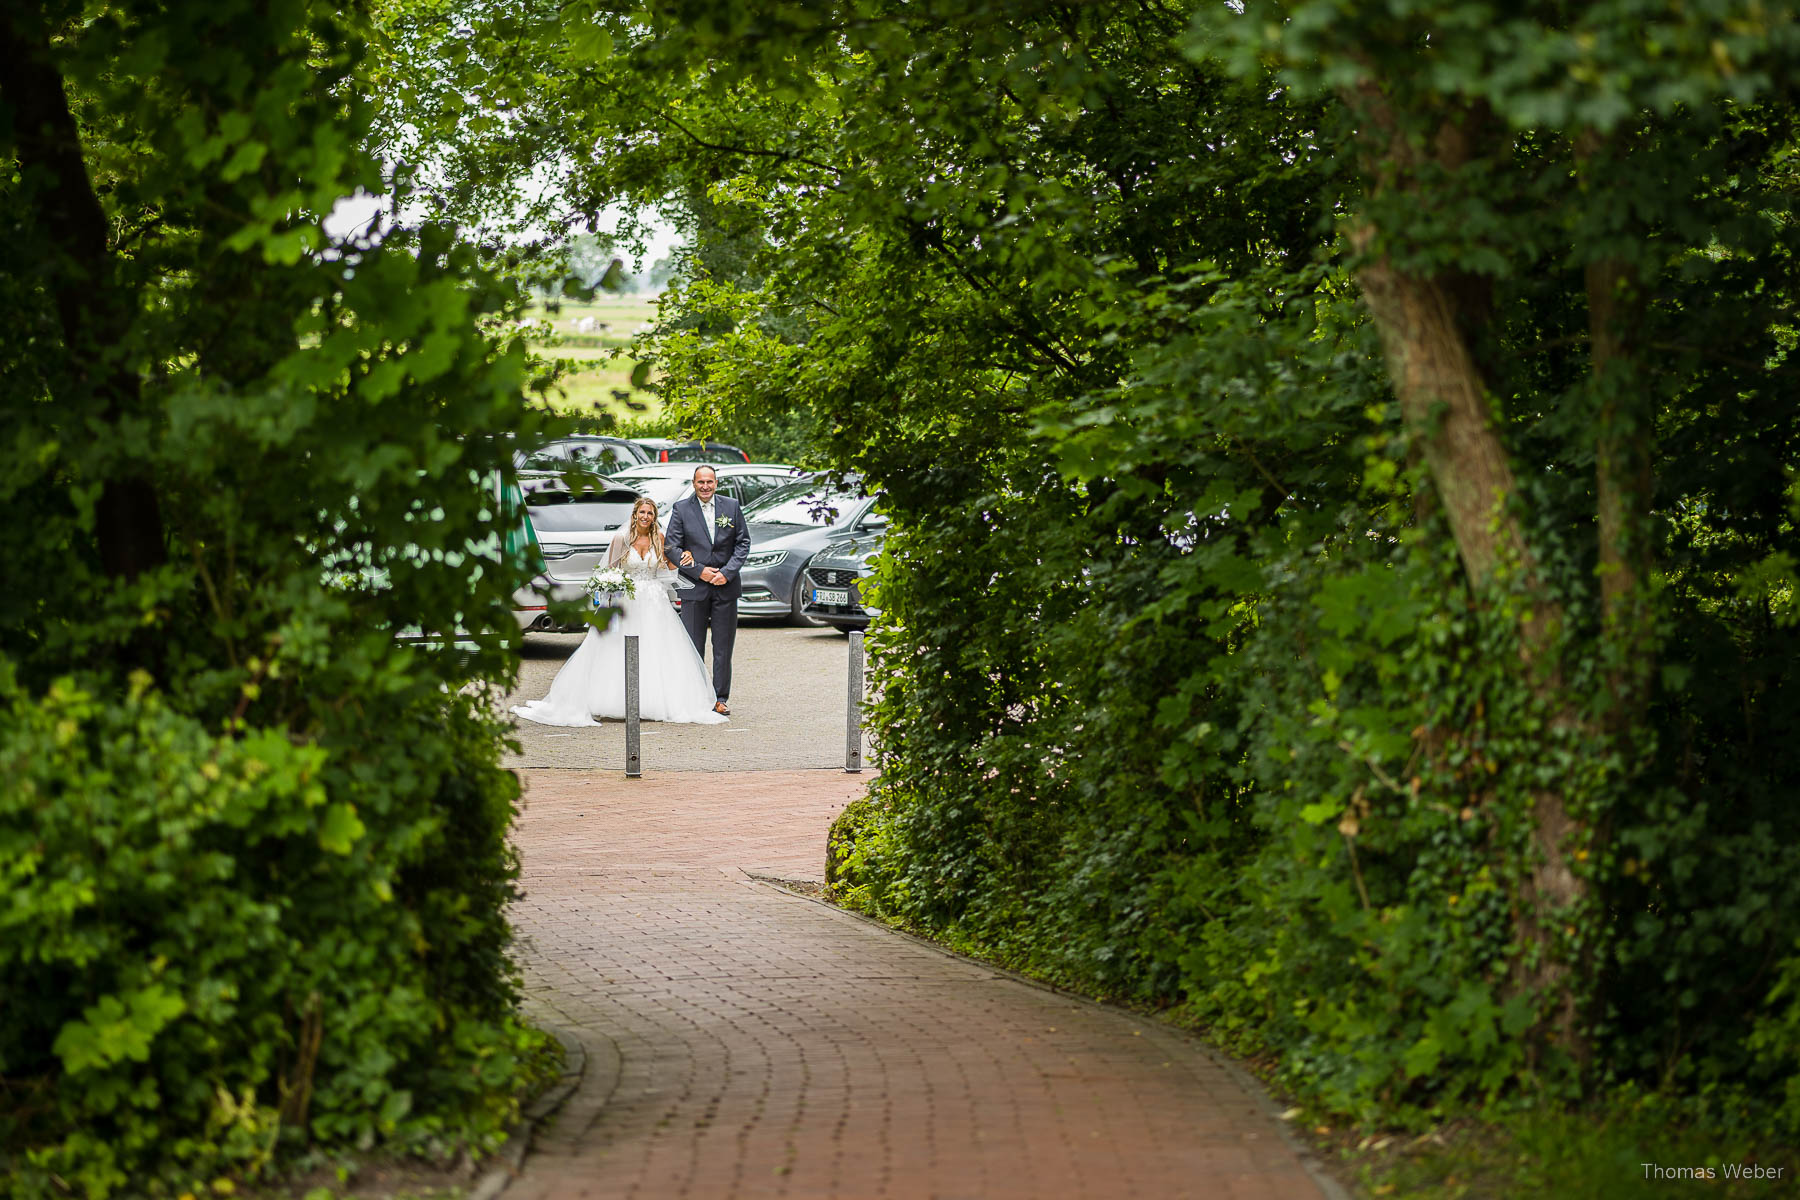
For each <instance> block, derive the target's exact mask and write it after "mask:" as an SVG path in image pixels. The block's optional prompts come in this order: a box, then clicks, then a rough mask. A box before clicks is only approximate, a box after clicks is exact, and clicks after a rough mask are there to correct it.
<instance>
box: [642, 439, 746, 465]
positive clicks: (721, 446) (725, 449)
mask: <svg viewBox="0 0 1800 1200" xmlns="http://www.w3.org/2000/svg"><path fill="white" fill-rule="evenodd" d="M637 444H638V445H639V446H640V447H642V448H643V450H644V452H645V453H646V454H648V455H649V456H650V458H649V461H651V462H677V463H683V462H684V463H703V462H704V463H741V462H743V463H747V462H749V461H750V456H749V455H748V454H746V453H745V452H744V451H742V450H740V449H738V448H737V447H736V446H729V445H726V444H725V443H724V442H706V441H698V442H678V441H675V440H673V439H671V438H638V439H637Z"/></svg>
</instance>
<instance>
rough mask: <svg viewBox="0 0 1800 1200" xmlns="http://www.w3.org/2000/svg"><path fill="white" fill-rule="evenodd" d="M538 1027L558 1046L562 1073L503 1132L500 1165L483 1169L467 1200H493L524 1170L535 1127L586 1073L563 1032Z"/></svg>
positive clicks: (582, 1057)
mask: <svg viewBox="0 0 1800 1200" xmlns="http://www.w3.org/2000/svg"><path fill="white" fill-rule="evenodd" d="M538 1027H539V1028H540V1029H543V1030H545V1031H546V1032H548V1033H549V1034H550V1035H551V1036H553V1037H555V1038H556V1040H557V1041H558V1042H560V1043H561V1044H562V1050H563V1069H562V1074H561V1075H559V1076H557V1079H556V1082H555V1083H553V1084H551V1085H550V1086H549V1087H548V1088H546V1089H545V1090H544V1092H543V1093H542V1094H540V1095H539V1096H538V1098H537V1099H535V1100H533V1101H532V1102H531V1103H530V1104H529V1105H527V1106H526V1108H525V1111H524V1113H523V1114H521V1115H520V1117H519V1120H518V1123H517V1124H515V1125H514V1126H513V1127H512V1128H511V1129H510V1130H508V1131H507V1135H506V1144H505V1145H504V1146H503V1147H502V1148H501V1150H500V1153H499V1154H498V1155H497V1156H496V1157H497V1158H498V1159H499V1160H500V1161H498V1162H496V1163H495V1164H494V1165H493V1166H491V1167H489V1168H488V1169H487V1172H486V1173H485V1174H483V1175H482V1177H481V1179H480V1180H479V1181H477V1183H476V1184H475V1186H474V1188H472V1189H471V1190H470V1192H469V1195H468V1200H496V1197H498V1196H499V1195H500V1194H501V1193H502V1192H504V1191H506V1189H507V1186H508V1185H509V1184H511V1183H512V1181H513V1180H514V1179H516V1178H518V1175H519V1172H520V1171H521V1170H523V1169H524V1166H525V1156H526V1155H528V1154H530V1153H531V1142H532V1138H533V1136H534V1135H535V1134H536V1133H537V1131H538V1127H539V1126H540V1125H542V1124H543V1123H544V1122H545V1121H546V1120H548V1119H549V1118H551V1117H552V1116H555V1115H556V1110H557V1109H559V1108H561V1107H562V1106H563V1102H564V1101H566V1100H567V1099H568V1098H569V1097H570V1096H572V1095H574V1094H575V1089H576V1088H577V1087H579V1086H580V1085H581V1077H582V1075H583V1074H584V1073H585V1072H586V1071H587V1051H586V1050H584V1049H582V1046H581V1043H580V1042H579V1041H577V1040H576V1039H575V1036H574V1035H573V1034H571V1033H569V1032H568V1031H567V1030H564V1029H562V1028H560V1027H559V1026H555V1025H548V1024H545V1023H543V1022H538Z"/></svg>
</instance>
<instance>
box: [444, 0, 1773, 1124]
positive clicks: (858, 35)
mask: <svg viewBox="0 0 1800 1200" xmlns="http://www.w3.org/2000/svg"><path fill="white" fill-rule="evenodd" d="M459 11H463V12H465V14H466V16H467V18H468V21H469V26H468V28H469V30H470V33H469V37H468V40H469V41H470V42H471V44H473V45H476V46H478V47H481V48H482V53H484V54H486V55H488V56H489V59H490V65H489V66H487V67H484V70H490V71H491V70H493V69H494V67H493V66H492V65H491V64H497V63H499V62H501V61H502V60H503V59H506V57H507V56H509V55H516V56H517V58H518V59H519V60H520V61H528V62H530V63H531V70H532V71H533V72H534V76H533V77H534V78H535V79H538V80H541V81H542V87H541V89H540V90H539V91H538V92H537V93H535V94H533V95H531V96H528V97H523V98H520V99H519V104H520V106H521V108H520V112H519V116H518V121H517V124H518V126H519V127H524V128H528V129H530V130H532V131H533V132H532V137H533V138H534V139H535V140H534V145H535V146H536V147H537V148H538V151H539V152H557V151H558V148H560V147H569V148H571V152H570V154H569V158H570V161H571V162H573V163H574V164H575V165H574V166H573V167H572V168H571V171H570V174H569V176H568V178H567V179H566V180H565V181H564V183H565V188H564V191H563V193H562V196H563V198H564V201H565V204H566V207H567V208H568V209H569V210H570V211H573V212H582V213H586V214H587V215H588V217H589V218H590V219H592V218H593V217H594V215H595V214H597V213H598V212H600V211H601V210H602V209H603V208H604V207H605V205H607V204H608V203H613V202H618V201H632V200H636V201H640V202H641V201H645V200H657V199H660V198H666V201H665V202H667V203H670V204H673V205H676V206H678V207H681V208H682V209H683V210H684V211H685V212H686V213H687V214H688V217H689V218H690V220H691V228H692V229H693V230H694V231H695V236H696V237H697V238H699V239H700V240H701V244H702V246H703V247H707V246H710V247H712V248H714V249H716V250H718V251H719V252H720V253H721V254H724V253H726V252H729V253H730V254H731V255H733V256H736V257H734V258H732V259H731V260H730V269H729V270H721V271H718V272H714V273H711V274H706V275H701V274H698V273H696V274H695V275H694V276H693V277H692V278H691V279H690V280H689V282H688V283H687V284H686V285H685V286H684V287H682V288H681V289H679V291H677V292H676V293H674V294H672V295H671V296H670V297H669V299H668V300H667V301H666V303H665V308H664V315H665V324H664V330H663V332H662V333H661V334H660V335H659V336H658V337H656V338H655V339H653V340H652V343H651V344H650V345H649V346H648V347H647V351H648V352H649V353H650V354H651V355H652V356H653V357H654V359H655V361H656V364H657V366H658V368H659V369H660V370H661V371H662V380H663V382H662V386H663V389H664V395H665V398H666V400H667V402H668V403H669V405H670V406H671V410H672V411H673V412H674V413H675V414H676V418H677V419H679V420H681V421H683V422H684V423H686V422H693V423H695V426H696V427H697V428H700V429H701V430H702V431H709V430H711V429H714V428H731V427H732V426H733V424H734V423H735V422H738V421H740V420H746V419H754V418H756V417H759V416H760V417H761V418H762V419H766V420H782V421H795V422H799V423H800V426H801V427H802V428H804V429H805V430H806V431H807V434H808V436H809V437H810V439H811V441H812V444H813V445H814V446H816V447H818V448H819V455H820V458H821V459H822V460H823V461H824V462H825V463H827V464H828V465H832V466H836V467H841V468H854V469H856V470H859V471H860V472H861V473H862V474H863V476H864V477H865V478H866V479H868V480H870V481H872V482H873V483H875V484H877V485H879V486H880V487H881V488H883V489H884V490H885V492H886V495H887V509H888V511H889V512H890V513H891V514H892V515H893V518H894V520H895V525H896V532H895V533H894V534H893V536H891V537H890V539H889V542H888V552H887V554H886V555H885V562H884V565H883V567H882V568H881V575H880V579H879V583H878V590H879V594H880V606H881V608H882V610H883V616H882V619H881V622H880V623H879V624H878V626H877V629H876V630H875V632H874V634H873V635H872V646H873V647H874V653H875V661H876V666H877V671H878V673H879V678H880V687H881V700H880V702H879V704H878V705H877V706H876V707H875V710H874V717H873V719H874V721H875V724H876V726H877V734H878V739H879V744H880V745H881V747H882V774H881V776H880V780H879V782H878V784H877V786H876V789H875V795H874V796H873V797H872V799H871V800H870V802H869V803H868V804H866V805H862V806H857V807H856V808H854V809H853V810H851V811H850V812H848V813H846V815H845V818H844V819H843V821H841V822H840V824H839V826H838V828H837V829H836V830H835V831H834V834H833V838H832V854H833V856H834V857H833V876H834V884H835V886H836V887H837V888H838V889H839V893H840V894H841V895H843V896H845V897H847V898H849V899H850V900H851V901H852V902H854V903H857V904H858V905H860V906H862V907H865V908H867V909H868V910H870V911H873V912H877V913H880V914H882V915H884V916H888V917H890V918H892V919H895V920H900V921H904V922H907V923H910V924H912V925H914V926H916V927H918V928H921V929H924V930H927V931H929V932H932V933H934V934H937V935H939V936H944V937H947V938H950V939H952V940H953V941H956V942H957V943H958V944H961V945H967V946H976V947H981V948H984V949H986V950H988V951H990V952H992V953H995V954H998V955H1000V956H1001V957H1003V958H1005V959H1006V960H1007V961H1009V962H1013V963H1015V964H1019V965H1023V966H1026V967H1028V968H1030V969H1033V970H1037V971H1040V972H1043V973H1045V974H1049V975H1052V976H1054V977H1056V978H1059V979H1061V980H1063V981H1066V982H1070V983H1074V984H1077V985H1080V986H1083V987H1087V988H1090V989H1094V990H1102V991H1107V992H1110V993H1113V994H1119V995H1125V996H1132V997H1136V998H1140V999H1143V1000H1147V1001H1151V1002H1156V1003H1163V1004H1169V1005H1179V1006H1181V1007H1182V1008H1183V1009H1184V1010H1185V1011H1186V1012H1187V1013H1189V1014H1190V1015H1192V1016H1194V1017H1195V1018H1197V1019H1199V1020H1201V1021H1204V1022H1205V1023H1206V1024H1208V1025H1209V1026H1210V1027H1211V1028H1212V1029H1213V1030H1215V1031H1216V1032H1217V1033H1218V1034H1219V1035H1220V1036H1221V1037H1222V1038H1224V1039H1225V1040H1227V1041H1228V1042H1230V1043H1232V1044H1233V1045H1236V1046H1238V1047H1240V1048H1245V1049H1256V1050H1259V1051H1263V1052H1267V1053H1271V1054H1273V1055H1274V1056H1276V1057H1277V1058H1278V1059H1279V1061H1280V1063H1281V1069H1282V1071H1283V1073H1284V1075H1285V1076H1286V1078H1287V1080H1288V1081H1289V1082H1290V1083H1292V1084H1293V1085H1294V1086H1295V1087H1296V1088H1298V1089H1300V1090H1301V1091H1302V1092H1303V1093H1305V1094H1307V1095H1308V1096H1310V1097H1311V1098H1312V1099H1313V1100H1314V1102H1316V1103H1319V1104H1322V1105H1324V1106H1326V1107H1328V1108H1329V1109H1331V1110H1332V1111H1336V1112H1341V1113H1346V1114H1349V1115H1351V1116H1353V1117H1354V1118H1356V1119H1358V1120H1363V1121H1369V1122H1376V1121H1402V1122H1413V1123H1422V1122H1425V1121H1429V1120H1433V1119H1435V1118H1436V1117H1438V1116H1440V1115H1442V1114H1443V1113H1445V1112H1449V1111H1454V1110H1458V1109H1460V1108H1463V1107H1466V1106H1467V1105H1469V1104H1471V1103H1479V1102H1484V1101H1486V1102H1490V1103H1493V1104H1496V1105H1498V1104H1507V1103H1515V1102H1535V1101H1539V1100H1543V1099H1545V1098H1550V1099H1556V1098H1568V1097H1575V1096H1579V1095H1584V1094H1596V1093H1597V1092H1598V1091H1599V1089H1602V1088H1605V1087H1607V1086H1610V1085H1612V1084H1614V1083H1617V1082H1621V1081H1625V1082H1636V1083H1640V1084H1642V1085H1643V1086H1645V1087H1661V1088H1667V1089H1670V1090H1672V1091H1683V1092H1687V1093H1691V1094H1710V1093H1713V1092H1717V1093H1719V1094H1724V1093H1732V1094H1734V1095H1741V1096H1743V1097H1746V1098H1754V1097H1756V1096H1759V1095H1761V1096H1768V1095H1772V1094H1774V1093H1776V1092H1779V1091H1780V1090H1781V1088H1783V1087H1785V1086H1786V1084H1787V1081H1789V1080H1791V1079H1792V1077H1793V1073H1794V1068H1795V1065H1796V1064H1795V1061H1794V1058H1793V1056H1792V1055H1791V1054H1790V1053H1789V1049H1790V1048H1791V1037H1792V1027H1791V1025H1790V1024H1789V1023H1788V1020H1789V1018H1788V1017H1787V1016H1785V1015H1784V1014H1786V1013H1787V1011H1788V1007H1789V1005H1790V1004H1791V999H1790V991H1789V989H1791V986H1792V985H1791V983H1785V982H1784V983H1783V984H1782V985H1781V986H1780V987H1778V986H1777V983H1776V981H1777V980H1778V979H1780V980H1784V981H1785V980H1787V978H1788V976H1787V975H1785V974H1782V971H1781V968H1780V964H1781V963H1782V962H1783V961H1784V960H1785V959H1787V958H1788V956H1789V955H1790V954H1791V947H1792V946H1793V945H1794V944H1795V939H1796V935H1797V934H1800V927H1797V925H1796V922H1797V921H1800V916H1797V915H1796V914H1800V907H1797V906H1796V905H1795V904H1794V902H1793V901H1794V899H1795V895H1794V886H1795V885H1794V882H1793V881H1794V880H1795V878H1796V877H1797V875H1796V871H1795V866H1796V864H1795V861H1794V847H1795V845H1796V836H1795V835H1796V832H1797V830H1796V828H1795V822H1796V820H1797V819H1800V818H1797V817H1796V814H1795V813H1794V811H1793V810H1792V806H1791V805H1789V804H1787V803H1786V798H1787V797H1788V796H1790V795H1791V794H1792V791H1793V787H1794V784H1795V781H1796V773H1797V768H1800V760H1797V759H1796V757H1795V753H1796V752H1795V750H1794V748H1793V747H1792V746H1790V745H1788V744H1787V743H1788V741H1791V739H1780V738H1779V737H1778V736H1775V731H1778V730H1780V729H1783V728H1786V727H1787V726H1788V725H1789V724H1791V718H1792V711H1791V710H1792V706H1793V704H1794V702H1795V692H1794V687H1793V683H1792V680H1791V676H1792V670H1791V664H1792V663H1793V662H1794V661H1795V650H1796V649H1797V648H1800V647H1796V645H1795V643H1794V641H1793V638H1794V622H1793V621H1792V619H1791V616H1792V614H1791V611H1790V610H1791V607H1792V606H1791V598H1792V597H1791V592H1792V569H1791V568H1792V561H1793V553H1794V551H1793V538H1794V513H1793V508H1792V486H1793V484H1792V481H1793V478H1794V470H1795V467H1796V461H1795V445H1796V432H1797V430H1796V424H1795V422H1794V419H1793V416H1792V413H1791V411H1790V409H1791V406H1789V405H1786V404H1785V403H1784V402H1783V401H1782V396H1783V395H1785V381H1786V380H1787V378H1788V376H1789V375H1790V374H1791V372H1792V370H1793V367H1792V364H1791V362H1790V361H1789V356H1790V351H1791V348H1792V347H1793V345H1794V334H1793V327H1792V320H1791V313H1792V309H1793V303H1794V297H1795V284H1796V280H1795V276H1794V264H1795V262H1796V261H1800V259H1797V258H1796V254H1795V251H1796V249H1797V248H1800V247H1797V246H1796V242H1795V238H1796V230H1797V229H1800V224H1796V222H1795V221H1794V219H1793V218H1794V213H1793V208H1792V204H1793V200H1792V198H1793V195H1794V191H1793V188H1792V178H1793V176H1792V165H1791V164H1792V161H1793V153H1794V126H1793V121H1792V112H1793V104H1792V95H1791V92H1790V87H1791V84H1790V82H1789V81H1790V80H1792V79H1793V78H1795V74H1794V72H1793V70H1792V67H1793V66H1794V56H1795V54H1796V45H1795V37H1796V28H1797V26H1796V23H1795V21H1794V20H1793V14H1792V13H1791V12H1790V10H1789V8H1788V7H1787V6H1774V7H1770V6H1766V5H1757V4H1749V3H1743V4H1739V3H1732V2H1724V3H1719V4H1708V5H1700V6H1694V5H1669V4H1667V3H1661V2H1656V0H1620V2H1619V3H1613V4H1603V5H1590V6H1585V7H1580V8H1577V9H1570V8H1568V6H1563V5H1552V4H1526V5H1508V6H1500V5H1493V4H1485V3H1468V2H1462V0H1458V2H1454V3H1452V2H1445V3H1417V4H1407V5H1401V6H1399V7H1398V8H1394V7H1393V6H1388V7H1385V8H1377V7H1370V6H1362V7H1358V6H1354V5H1350V6H1346V5H1342V4H1336V3H1331V2H1330V0H1318V2H1317V3H1314V2H1311V0H1306V2H1301V3H1293V4H1274V3H1269V4H1260V3H1252V4H1249V5H1243V6H1235V5H1204V6H1203V5H1196V4H1186V3H1156V4H1137V5H1123V4H1091V5H1080V6H1066V5H1055V4H1049V3H1036V2H1025V3H1017V2H1015V3H1008V4H1004V5H1003V4H997V3H994V4H984V3H974V4H968V3H958V4H949V3H937V2H934V0H919V2H912V3H904V4H902V3H897V2H894V3H890V2H888V0H846V2H845V3H841V4H829V5H823V6H822V5H819V4H814V3H805V4H802V3H785V2H782V0H759V2H758V3H756V4H752V5H723V4H719V3H717V2H716V0H661V2H659V3H655V4H651V5H648V6H646V7H644V8H642V9H634V10H633V11H632V12H631V13H629V14H626V13H622V12H615V11H613V10H612V9H610V8H609V7H607V6H603V5H594V6H585V5H576V6H562V7H558V8H556V9H555V10H554V16H553V15H552V10H551V9H549V8H546V7H543V6H541V5H539V4H537V3H533V2H532V0H511V2H509V3H507V4H504V5H501V6H498V7H492V6H486V5H484V6H482V7H481V8H480V10H479V12H477V11H476V10H474V9H473V8H471V9H468V10H459ZM525 30H532V31H537V32H536V33H535V34H533V35H532V36H530V37H525V38H523V39H522V40H521V38H520V37H519V36H517V35H519V34H520V33H521V31H525ZM559 31H560V32H559ZM425 41H426V43H427V44H429V39H425ZM442 86H443V87H444V88H445V89H446V91H448V90H451V89H457V88H463V89H467V88H474V89H476V90H477V91H479V89H480V87H481V81H480V79H479V78H477V77H475V75H473V74H469V75H464V76H458V77H456V78H454V79H450V80H446V81H445V82H444V83H443V84H442ZM552 113H557V114H579V115H580V116H579V119H570V120H560V121H556V122H552V121H551V120H549V114H552ZM602 132H604V133H605V134H606V136H600V135H601V134H602ZM575 147H580V148H581V152H580V153H579V154H576V153H574V152H573V148H575ZM590 148H592V152H591V153H589V149H590ZM465 151H466V152H465ZM500 152H501V148H500V146H499V144H498V142H497V141H496V142H495V144H494V145H493V146H492V147H491V148H485V149H484V148H483V147H482V146H480V145H477V146H474V147H472V148H471V147H459V148H458V151H457V155H460V157H458V156H457V155H453V156H451V157H450V158H449V159H448V160H447V161H446V165H445V167H444V169H445V170H446V171H448V172H450V173H452V174H454V175H456V177H457V178H460V179H463V180H466V181H468V183H469V184H470V186H471V188H472V189H473V190H472V191H471V193H470V195H471V196H474V195H477V194H479V192H480V187H481V181H482V179H483V178H484V177H483V175H482V174H481V171H480V170H479V169H478V167H479V164H481V163H482V162H485V161H489V159H490V158H491V156H493V155H497V154H499V153H500ZM708 231H712V232H710V233H709V232H708ZM709 239H710V240H709ZM702 257H703V256H702ZM1772 990H1773V991H1774V993H1775V994H1773V995H1772V994H1771V992H1772ZM1757 1022H1760V1024H1759V1025H1757V1026H1756V1027H1757V1028H1758V1029H1760V1031H1761V1032H1759V1033H1758V1034H1756V1035H1754V1037H1753V1038H1751V1039H1749V1040H1747V1034H1748V1031H1749V1030H1750V1029H1751V1028H1752V1025H1753V1023H1757ZM1746 1103H1747V1104H1748V1106H1749V1107H1750V1109H1751V1110H1752V1111H1753V1113H1754V1114H1755V1118H1754V1119H1756V1120H1760V1121H1766V1122H1772V1123H1779V1122H1780V1121H1782V1120H1785V1119H1787V1118H1785V1117H1783V1116H1782V1115H1781V1114H1779V1113H1778V1112H1777V1111H1776V1110H1775V1108H1774V1106H1773V1105H1770V1104H1767V1103H1764V1104H1761V1105H1757V1104H1755V1103H1754V1102H1753V1100H1746Z"/></svg>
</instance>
